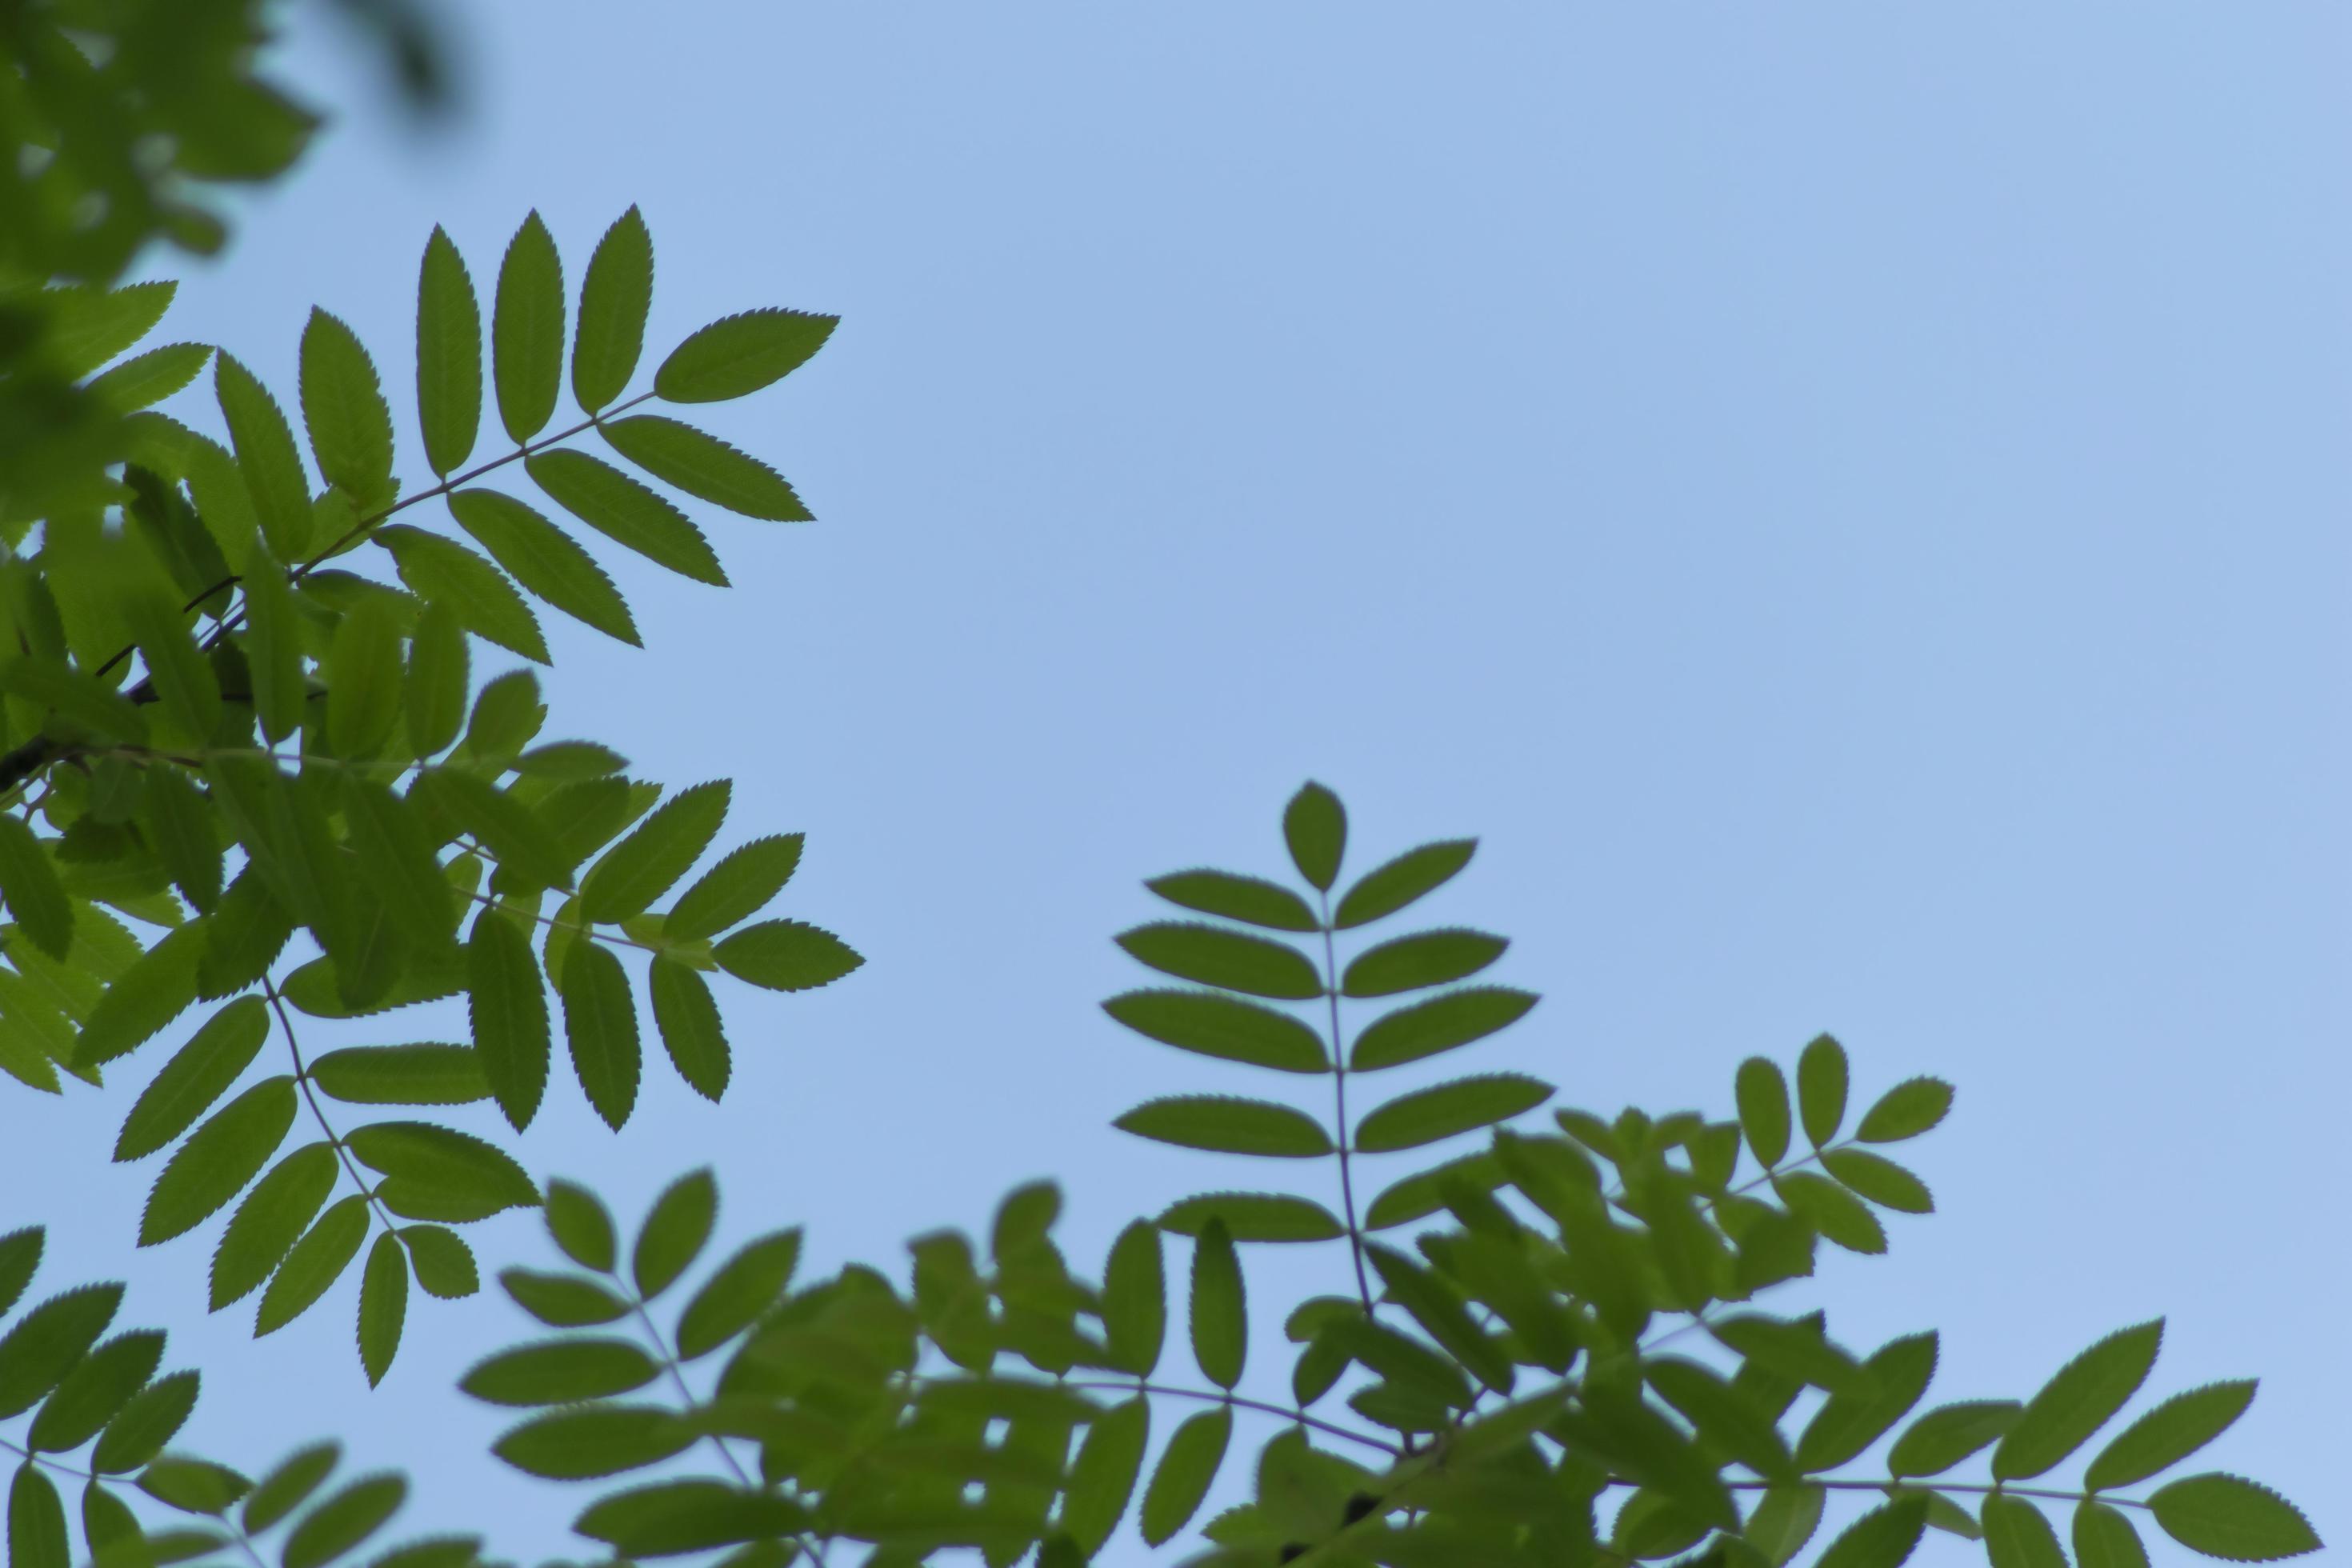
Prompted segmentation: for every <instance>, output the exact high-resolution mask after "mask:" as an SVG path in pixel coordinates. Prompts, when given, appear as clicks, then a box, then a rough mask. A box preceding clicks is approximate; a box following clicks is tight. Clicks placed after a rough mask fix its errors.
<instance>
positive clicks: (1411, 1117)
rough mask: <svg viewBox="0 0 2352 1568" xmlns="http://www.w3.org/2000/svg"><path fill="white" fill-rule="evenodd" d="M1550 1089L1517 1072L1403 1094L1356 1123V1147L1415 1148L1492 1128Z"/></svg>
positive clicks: (1547, 1094)
mask: <svg viewBox="0 0 2352 1568" xmlns="http://www.w3.org/2000/svg"><path fill="white" fill-rule="evenodd" d="M1551 1096H1552V1087H1551V1085H1549V1084H1548V1083H1544V1082H1542V1081H1541V1080H1539V1079H1532V1078H1528V1077H1525V1076H1523V1075H1521V1074H1518V1073H1485V1074H1481V1075H1479V1076H1477V1077H1475V1078H1461V1079H1454V1080H1453V1081H1452V1082H1450V1083H1442V1084H1439V1085H1437V1086H1436V1087H1434V1088H1433V1089H1417V1090H1415V1091H1414V1092H1412V1093H1411V1094H1402V1095H1399V1096H1398V1097H1397V1098H1396V1099H1394V1100H1390V1101H1389V1102H1388V1103H1387V1104H1385V1105H1382V1106H1381V1107H1379V1108H1378V1109H1377V1110H1373V1111H1371V1112H1370V1114H1368V1115H1367V1116H1365V1118H1364V1119H1363V1121H1360V1122H1359V1123H1358V1124H1357V1126H1356V1141H1355V1144H1354V1147H1355V1148H1356V1149H1357V1150H1359V1151H1360V1152H1364V1153H1368V1154H1384V1153H1388V1152H1391V1151H1393V1150H1398V1149H1417V1148H1420V1147H1421V1146H1422V1145H1423V1144H1424V1143H1434V1142H1437V1141H1438V1140H1439V1139H1441V1138H1451V1137H1453V1136H1454V1134H1456V1133H1460V1132H1468V1131H1472V1130H1474V1129H1475V1128H1480V1127H1490V1126H1492V1125H1494V1124H1495V1123H1496V1122H1497V1121H1508V1120H1509V1119H1510V1118H1512V1117H1514V1116H1517V1115H1519V1114H1520V1113H1522V1112H1524V1111H1528V1110H1534V1109H1535V1108H1536V1107H1537V1106H1538V1105H1541V1104H1542V1103H1543V1102H1544V1101H1545V1100H1549V1099H1550V1098H1551Z"/></svg>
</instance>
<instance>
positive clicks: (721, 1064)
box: [646, 956, 732, 1100]
mask: <svg viewBox="0 0 2352 1568" xmlns="http://www.w3.org/2000/svg"><path fill="white" fill-rule="evenodd" d="M646 989H647V992H648V994H649V997H650V1000H651V1001H652V1004H653V1010H654V1026H655V1027H656V1029H658V1030H660V1032H661V1038H662V1047H663V1048H664V1049H665V1050H667V1051H668V1052H669V1059H670V1065H671V1066H672V1067H675V1068H677V1075H678V1077H680V1078H682V1079H685V1080H686V1081H687V1084H688V1087H690V1088H691V1089H693V1090H694V1092H695V1093H697V1094H698V1095H701V1096H702V1097H703V1098H704V1099H705V1100H717V1099H719V1096H721V1095H723V1094H725V1093H726V1092H727V1080H728V1078H729V1075H730V1072H731V1070H732V1068H731V1067H730V1057H729V1052H728V1047H727V1033H726V1030H725V1028H724V1027H723V1026H722V1024H721V1021H720V1019H719V1004H718V1003H717V1002H716V1001H714V1000H713V999H712V997H711V994H710V987H709V986H708V985H706V984H703V980H702V976H701V975H699V974H697V973H695V972H694V971H693V970H691V969H689V968H688V967H687V966H686V965H685V964H683V963H679V962H677V960H676V959H674V958H669V957H667V956H656V958H655V959H654V961H653V963H652V965H651V966H650V973H649V976H648V982H647V986H646Z"/></svg>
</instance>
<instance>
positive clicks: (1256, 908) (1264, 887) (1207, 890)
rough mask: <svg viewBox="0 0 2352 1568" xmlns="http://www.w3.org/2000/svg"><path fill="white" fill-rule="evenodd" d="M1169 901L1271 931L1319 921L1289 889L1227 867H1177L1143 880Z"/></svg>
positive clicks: (1306, 927) (1314, 926)
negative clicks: (1206, 869) (1147, 880)
mask: <svg viewBox="0 0 2352 1568" xmlns="http://www.w3.org/2000/svg"><path fill="white" fill-rule="evenodd" d="M1144 886H1145V887H1147V888H1150V889H1151V890H1152V891H1153V892H1155V893H1157V894H1159V895H1160V897H1161V898H1163V899H1166V900H1168V901H1169V902H1170V903H1171V904H1181V905H1182V906H1183V907H1184V908H1186V909H1188V910H1200V911H1201V912H1202V914H1204V915H1222V916H1223V917H1224V918H1225V919H1227V920H1233V921H1245V922H1247V923H1248V924H1250V925H1255V926H1265V927H1267V928H1268V929H1270V930H1273V931H1319V930H1321V929H1322V922H1321V921H1318V920H1317V919H1316V918H1315V911H1314V910H1310V909H1308V908H1307V900H1304V899H1302V898H1300V897H1299V896H1298V895H1297V893H1294V892H1292V891H1291V890H1290V889H1287V888H1286V887H1283V886H1281V885H1279V884H1278V883H1275V882H1268V881H1265V880H1264V879H1261V878H1257V877H1236V876H1234V875H1233V874H1232V873H1231V872H1226V871H1178V872H1176V873H1174V874H1173V875H1171V876H1166V877H1155V878H1153V879H1151V880H1150V881H1149V882H1146V883H1145V884H1144Z"/></svg>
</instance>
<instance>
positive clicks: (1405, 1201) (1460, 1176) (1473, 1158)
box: [1364, 1149, 1506, 1230]
mask: <svg viewBox="0 0 2352 1568" xmlns="http://www.w3.org/2000/svg"><path fill="white" fill-rule="evenodd" d="M1505 1179H1506V1178H1505V1176H1504V1173H1503V1167H1502V1164H1501V1163H1500V1162H1499V1161H1497V1160H1496V1158H1495V1156H1494V1155H1493V1153H1491V1152H1488V1151H1486V1150H1484V1149H1482V1150H1480V1151H1479V1152H1476V1153H1475V1154H1465V1155H1463V1156H1462V1157H1461V1158H1460V1159H1457V1160H1448V1161H1447V1162H1445V1163H1444V1164H1442V1165H1435V1166H1432V1167H1431V1168H1430V1169H1428V1170H1426V1171H1416V1172H1415V1173H1412V1175H1410V1176H1406V1177H1403V1178H1402V1179H1401V1180H1399V1181H1395V1182H1392V1183H1391V1184H1389V1185H1388V1186H1386V1187H1384V1188H1382V1189H1381V1193H1380V1195H1379V1196H1377V1197H1375V1198H1374V1199H1372V1201H1371V1203H1370V1205H1367V1206H1366V1208H1365V1210H1364V1228H1365V1229H1366V1230H1388V1229H1391V1228H1393V1227H1394V1226H1400V1225H1406V1224H1409V1223H1411V1222H1412V1221H1413V1220H1417V1219H1421V1218H1423V1217H1425V1216H1427V1215H1433V1214H1435V1213H1436V1212H1437V1211H1438V1210H1439V1209H1442V1208H1444V1207H1445V1206H1446V1205H1448V1204H1449V1203H1451V1202H1453V1201H1454V1194H1455V1191H1456V1189H1458V1188H1461V1187H1465V1186H1466V1187H1468V1188H1469V1189H1471V1190H1472V1191H1474V1192H1480V1193H1491V1192H1493V1191H1494V1190H1495V1189H1496V1187H1499V1186H1501V1185H1502V1184H1503V1183H1504V1181H1505Z"/></svg>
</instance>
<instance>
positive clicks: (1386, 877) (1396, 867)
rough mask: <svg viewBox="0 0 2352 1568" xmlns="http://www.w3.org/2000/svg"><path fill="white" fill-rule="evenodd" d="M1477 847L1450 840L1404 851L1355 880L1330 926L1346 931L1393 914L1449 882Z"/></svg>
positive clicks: (1473, 842)
mask: <svg viewBox="0 0 2352 1568" xmlns="http://www.w3.org/2000/svg"><path fill="white" fill-rule="evenodd" d="M1477 847H1478V841H1477V840H1476V839H1475V838H1453V839H1447V840H1445V841H1444V842H1443V843H1438V844H1424V845H1423V846H1422V847H1420V848H1418V849H1408V850H1406V851H1405V852H1404V853H1403V854H1402V855H1400V856H1398V857H1397V858H1395V859H1393V860H1391V861H1389V862H1388V863H1387V864H1385V865H1382V866H1379V867H1375V868H1373V869H1371V870H1370V871H1367V872H1365V873H1364V874H1363V875H1362V876H1361V877H1360V878H1358V879H1356V885H1355V886H1354V887H1352V888H1349V889H1348V891H1347V895H1346V896H1345V897H1344V898H1342V899H1341V900H1339V915H1338V917H1337V919H1335V920H1334V921H1332V924H1333V925H1334V926H1335V927H1336V928H1337V929H1339V930H1340V931H1346V930H1349V928H1350V927H1354V926H1360V925H1367V924H1369V923H1370V922H1371V921H1376V920H1379V919H1381V918H1382V917H1383V916H1386V915H1392V914H1394V913H1396V912H1397V910H1401V909H1403V908H1404V907H1405V906H1406V905H1407V904H1410V903H1412V902H1413V901H1414V900H1417V899H1420V898H1423V896H1425V895H1427V894H1428V893H1431V892H1433V891H1434V890H1435V889H1438V888H1440V887H1443V886H1444V884H1445V883H1447V882H1449V881H1451V880H1452V879H1454V875H1455V873H1457V872H1459V871H1460V870H1461V869H1462V868H1463V867H1465V866H1467V865H1468V864H1469V863H1470V857H1471V855H1472V853H1473V852H1474V851H1475V850H1476V849H1477Z"/></svg>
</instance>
